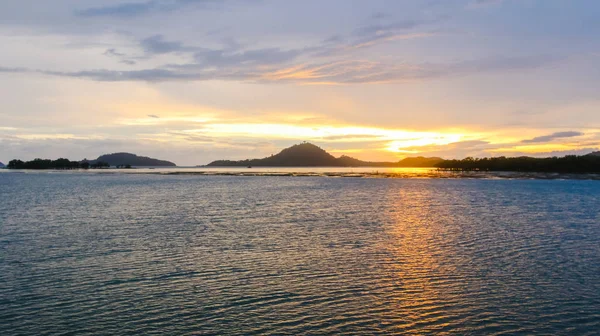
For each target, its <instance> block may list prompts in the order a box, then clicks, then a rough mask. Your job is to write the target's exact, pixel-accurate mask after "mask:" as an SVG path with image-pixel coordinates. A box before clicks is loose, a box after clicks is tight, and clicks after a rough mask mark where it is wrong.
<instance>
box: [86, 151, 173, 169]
mask: <svg viewBox="0 0 600 336" xmlns="http://www.w3.org/2000/svg"><path fill="white" fill-rule="evenodd" d="M88 162H89V163H90V164H93V163H96V162H106V163H108V164H109V165H111V166H126V165H131V166H134V167H175V166H176V165H175V164H174V163H173V162H170V161H164V160H158V159H153V158H149V157H147V156H137V155H135V154H131V153H113V154H104V155H101V156H99V157H98V158H97V159H96V160H92V161H88Z"/></svg>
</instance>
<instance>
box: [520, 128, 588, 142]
mask: <svg viewBox="0 0 600 336" xmlns="http://www.w3.org/2000/svg"><path fill="white" fill-rule="evenodd" d="M582 135H584V134H583V133H581V132H575V131H569V132H556V133H552V134H549V135H544V136H539V137H535V138H533V139H527V140H523V141H521V142H522V143H540V142H549V141H552V140H555V139H562V138H573V137H578V136H582Z"/></svg>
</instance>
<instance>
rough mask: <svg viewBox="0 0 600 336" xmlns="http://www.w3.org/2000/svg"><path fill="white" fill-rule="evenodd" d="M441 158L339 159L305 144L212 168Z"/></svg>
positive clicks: (428, 163)
mask: <svg viewBox="0 0 600 336" xmlns="http://www.w3.org/2000/svg"><path fill="white" fill-rule="evenodd" d="M441 161H443V159H441V158H424V157H418V158H406V159H404V160H402V161H399V162H369V161H362V160H359V159H355V158H353V157H350V156H346V155H342V156H341V157H339V158H336V157H334V156H333V155H331V154H329V153H327V152H326V151H325V150H323V149H322V148H320V147H319V146H315V145H313V144H311V143H308V142H304V143H301V144H298V145H293V146H292V147H289V148H286V149H284V150H282V151H281V152H279V153H278V154H276V155H271V156H269V157H266V158H263V159H252V160H240V161H230V160H217V161H213V162H211V163H209V164H208V165H207V166H210V167H231V166H237V167H245V166H256V167H433V165H434V164H436V163H439V162H441Z"/></svg>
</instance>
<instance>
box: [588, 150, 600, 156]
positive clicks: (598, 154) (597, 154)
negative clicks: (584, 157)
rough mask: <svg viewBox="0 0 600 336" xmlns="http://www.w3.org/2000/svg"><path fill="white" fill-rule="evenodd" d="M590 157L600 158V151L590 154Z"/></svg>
mask: <svg viewBox="0 0 600 336" xmlns="http://www.w3.org/2000/svg"><path fill="white" fill-rule="evenodd" d="M588 155H589V156H600V151H598V152H591V153H590V154H588Z"/></svg>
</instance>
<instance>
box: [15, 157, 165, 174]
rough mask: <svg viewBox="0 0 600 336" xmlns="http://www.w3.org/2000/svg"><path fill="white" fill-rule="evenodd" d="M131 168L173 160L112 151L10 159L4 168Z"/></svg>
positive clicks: (155, 165)
mask: <svg viewBox="0 0 600 336" xmlns="http://www.w3.org/2000/svg"><path fill="white" fill-rule="evenodd" d="M111 166H114V167H117V168H132V167H134V166H137V167H175V166H176V165H175V164H174V163H173V162H170V161H165V160H158V159H153V158H149V157H146V156H138V155H135V154H131V153H113V154H105V155H101V156H99V157H98V158H97V159H96V160H87V159H83V160H81V161H71V160H69V159H65V158H60V159H56V160H49V159H34V160H31V161H22V160H18V159H15V160H11V161H10V162H9V163H8V166H7V167H6V168H8V169H37V170H40V169H57V170H69V169H90V168H91V169H101V168H110V167H111Z"/></svg>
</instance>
